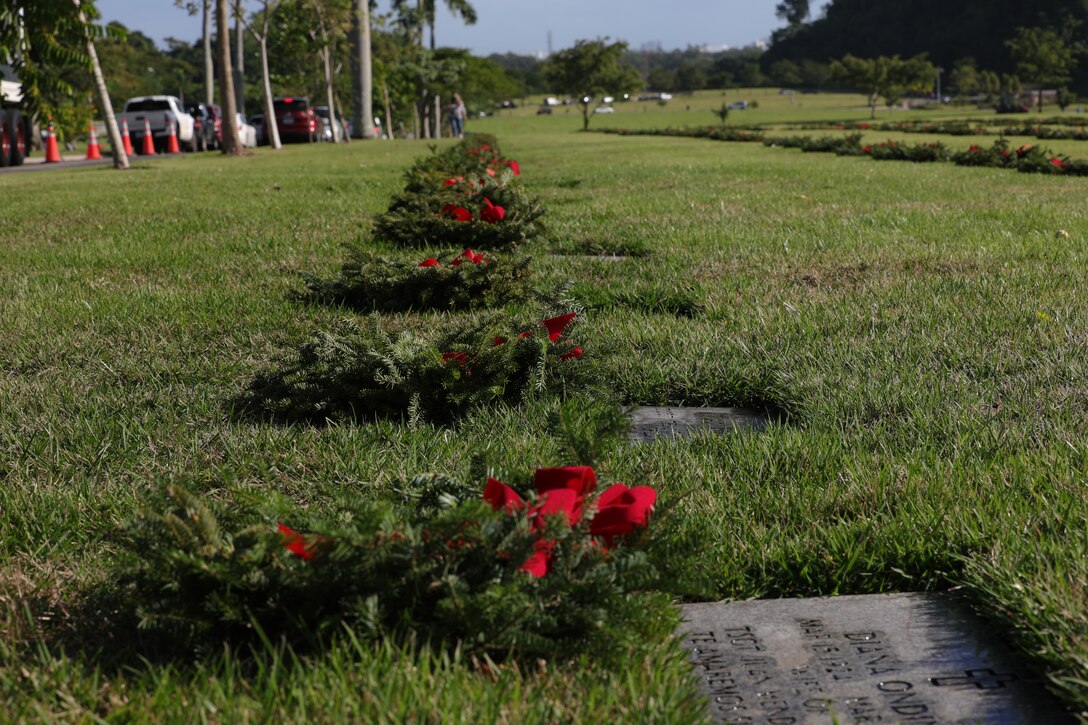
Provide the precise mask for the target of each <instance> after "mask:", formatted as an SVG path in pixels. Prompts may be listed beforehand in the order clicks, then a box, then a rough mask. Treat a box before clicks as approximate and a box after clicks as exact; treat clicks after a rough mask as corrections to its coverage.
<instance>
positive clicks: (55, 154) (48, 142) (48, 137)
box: [45, 121, 60, 164]
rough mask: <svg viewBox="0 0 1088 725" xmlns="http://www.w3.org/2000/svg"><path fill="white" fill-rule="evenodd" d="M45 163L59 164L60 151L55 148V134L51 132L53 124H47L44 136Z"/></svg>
mask: <svg viewBox="0 0 1088 725" xmlns="http://www.w3.org/2000/svg"><path fill="white" fill-rule="evenodd" d="M45 163H47V164H59V163H60V149H59V148H57V132H56V131H54V130H53V122H52V121H50V122H49V130H48V131H46V134H45Z"/></svg>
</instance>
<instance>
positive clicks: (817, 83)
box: [801, 58, 831, 88]
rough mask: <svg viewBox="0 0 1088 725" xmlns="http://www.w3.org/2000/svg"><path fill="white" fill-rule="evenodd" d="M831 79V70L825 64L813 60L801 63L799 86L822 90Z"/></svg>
mask: <svg viewBox="0 0 1088 725" xmlns="http://www.w3.org/2000/svg"><path fill="white" fill-rule="evenodd" d="M830 79H831V69H830V68H829V67H828V65H827V64H826V63H817V62H816V61H814V60H808V59H807V58H806V59H805V60H802V61H801V85H802V86H804V87H805V88H823V87H824V86H825V85H827V82H828V81H829V80H830Z"/></svg>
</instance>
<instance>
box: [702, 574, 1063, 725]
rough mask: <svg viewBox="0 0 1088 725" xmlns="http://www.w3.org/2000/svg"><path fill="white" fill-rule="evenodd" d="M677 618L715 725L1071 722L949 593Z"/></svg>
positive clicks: (762, 604) (762, 606)
mask: <svg viewBox="0 0 1088 725" xmlns="http://www.w3.org/2000/svg"><path fill="white" fill-rule="evenodd" d="M683 617H684V624H683V626H682V634H683V638H684V639H683V643H684V647H685V648H686V649H687V650H688V651H689V652H690V653H691V661H692V663H693V665H694V667H695V671H696V674H697V676H698V678H699V687H700V690H701V691H702V692H703V694H705V695H706V696H707V698H708V699H709V701H710V710H709V712H710V715H711V717H712V718H713V719H714V721H716V722H722V723H750V724H752V725H755V724H756V723H765V724H766V725H803V724H804V725H809V724H812V725H825V724H826V725H830V723H832V722H841V723H843V724H844V725H846V724H847V723H906V724H908V725H943V724H944V723H983V724H984V725H1014V724H1015V725H1021V724H1022V725H1035V724H1040V725H1043V724H1045V725H1058V724H1062V723H1071V722H1073V720H1072V718H1071V717H1070V716H1069V715H1068V714H1067V713H1066V712H1065V711H1064V710H1063V709H1062V708H1061V706H1060V705H1059V704H1058V702H1057V700H1056V699H1055V698H1054V697H1052V696H1051V695H1050V694H1049V693H1048V692H1047V691H1046V690H1045V689H1043V686H1042V684H1041V681H1040V680H1039V679H1038V678H1036V677H1033V676H1032V675H1031V674H1030V673H1029V672H1028V671H1027V670H1026V669H1025V668H1024V667H1023V666H1022V665H1020V664H1019V663H1018V662H1017V660H1016V658H1015V657H1014V656H1013V655H1012V654H1011V652H1010V651H1009V649H1008V648H1007V646H1006V645H1005V644H1004V643H1002V642H1001V640H1000V639H999V638H998V635H996V634H995V633H994V632H993V631H992V629H987V627H986V624H985V623H984V622H983V621H982V620H980V619H979V618H978V617H976V616H975V615H973V614H972V613H971V612H970V610H969V609H968V608H967V607H966V606H965V605H964V604H962V603H961V602H959V601H958V600H956V599H955V598H954V597H952V596H949V595H943V594H880V595H871V596H843V597H829V598H821V599H776V600H765V601H750V602H736V603H730V604H724V603H718V604H689V605H687V606H685V607H684V608H683Z"/></svg>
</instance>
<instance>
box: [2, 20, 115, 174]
mask: <svg viewBox="0 0 1088 725" xmlns="http://www.w3.org/2000/svg"><path fill="white" fill-rule="evenodd" d="M98 17H99V15H98V11H97V9H96V8H95V6H94V2H93V0H83V1H82V2H81V1H80V0H3V2H0V58H4V59H7V60H9V61H10V63H11V66H12V69H13V70H14V71H15V74H16V76H17V77H18V78H19V80H20V81H21V82H22V85H23V95H24V99H25V102H26V104H27V108H28V109H29V110H31V111H32V112H33V111H38V110H41V109H43V108H44V109H46V110H48V108H49V106H50V103H49V102H48V100H47V99H48V98H49V97H50V96H53V97H58V96H59V97H63V96H65V95H69V94H70V93H71V92H72V86H71V84H70V83H69V82H68V80H67V79H66V71H73V72H74V71H77V70H79V71H82V72H81V73H78V75H79V76H81V77H82V78H84V79H85V78H86V77H87V73H88V72H89V74H90V78H91V80H92V83H93V87H94V91H95V93H96V95H97V96H98V105H99V110H100V111H101V112H102V115H103V116H104V118H105V120H106V129H107V132H108V134H109V138H110V144H111V146H112V149H113V165H114V167H115V168H118V169H127V168H128V157H127V156H126V155H125V150H124V146H123V145H122V143H121V133H120V131H119V130H118V128H117V121H116V119H115V118H114V115H113V104H112V103H111V102H110V94H109V89H108V88H107V86H106V80H105V76H104V74H103V73H102V66H101V64H100V63H99V60H98V53H97V49H96V47H95V42H94V41H95V38H96V37H102V36H103V35H105V33H106V30H104V29H103V28H101V27H100V26H98V25H96V24H95V23H93V22H91V21H92V20H97V19H98Z"/></svg>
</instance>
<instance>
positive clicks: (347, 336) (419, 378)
mask: <svg viewBox="0 0 1088 725" xmlns="http://www.w3.org/2000/svg"><path fill="white" fill-rule="evenodd" d="M539 309H540V312H538V314H537V315H536V316H535V317H534V318H529V319H532V320H535V321H534V322H528V321H525V320H523V321H510V320H507V321H505V322H502V321H500V320H499V319H498V318H497V317H495V316H491V317H490V318H488V319H485V320H482V321H479V322H477V323H475V324H473V323H470V322H467V321H465V320H462V319H458V318H441V322H442V324H443V325H444V326H445V327H447V328H453V329H448V330H447V331H444V332H439V333H428V334H420V333H418V332H414V331H404V332H400V333H393V332H387V331H384V330H383V329H382V328H381V326H380V320H379V317H378V316H377V315H371V316H370V318H369V320H368V322H367V324H365V325H360V324H358V323H356V322H355V321H354V320H345V321H344V322H343V323H342V324H341V326H340V328H339V329H338V330H336V331H334V332H319V333H317V334H316V335H314V337H313V338H312V339H311V340H310V341H309V342H307V343H306V344H304V345H303V346H302V347H301V349H300V350H299V351H298V354H297V355H296V356H295V359H294V360H292V361H290V362H289V363H287V364H286V365H285V366H283V367H282V368H281V369H279V370H274V371H270V372H266V373H263V374H261V375H259V376H258V377H257V378H256V379H255V380H254V381H253V382H252V383H251V384H250V386H249V388H248V390H247V391H246V392H245V393H244V394H243V395H242V397H241V399H240V401H239V403H240V407H241V408H242V410H243V411H245V412H249V413H250V414H256V415H260V416H271V417H273V418H276V419H281V420H288V421H290V420H301V421H311V422H322V421H324V420H328V419H341V418H351V417H357V418H372V417H389V416H392V417H403V416H407V417H408V419H409V422H410V423H411V424H412V425H417V424H419V423H421V422H422V421H424V420H430V421H447V420H451V419H453V418H455V417H457V416H458V415H460V414H462V413H463V412H464V411H466V410H467V409H469V408H472V407H475V406H479V405H486V404H491V403H507V404H516V403H518V402H520V401H522V400H524V399H526V398H528V397H529V396H531V395H535V394H541V393H544V392H545V391H559V392H564V391H574V390H578V389H584V388H586V387H588V386H589V385H590V384H591V382H592V380H591V377H590V373H589V371H588V370H587V369H586V366H585V365H584V364H582V363H581V362H580V360H579V359H580V358H581V357H582V347H581V346H580V345H578V344H576V343H575V342H574V341H573V340H572V339H571V338H570V337H569V331H570V328H571V327H572V325H574V324H575V322H576V318H577V313H575V312H568V313H566V314H561V315H554V314H552V313H550V312H548V311H547V310H546V309H545V308H544V306H543V305H542V306H540V308H539ZM567 309H569V307H568V308H567ZM460 325H465V327H463V328H462V329H456V328H457V326H460Z"/></svg>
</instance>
